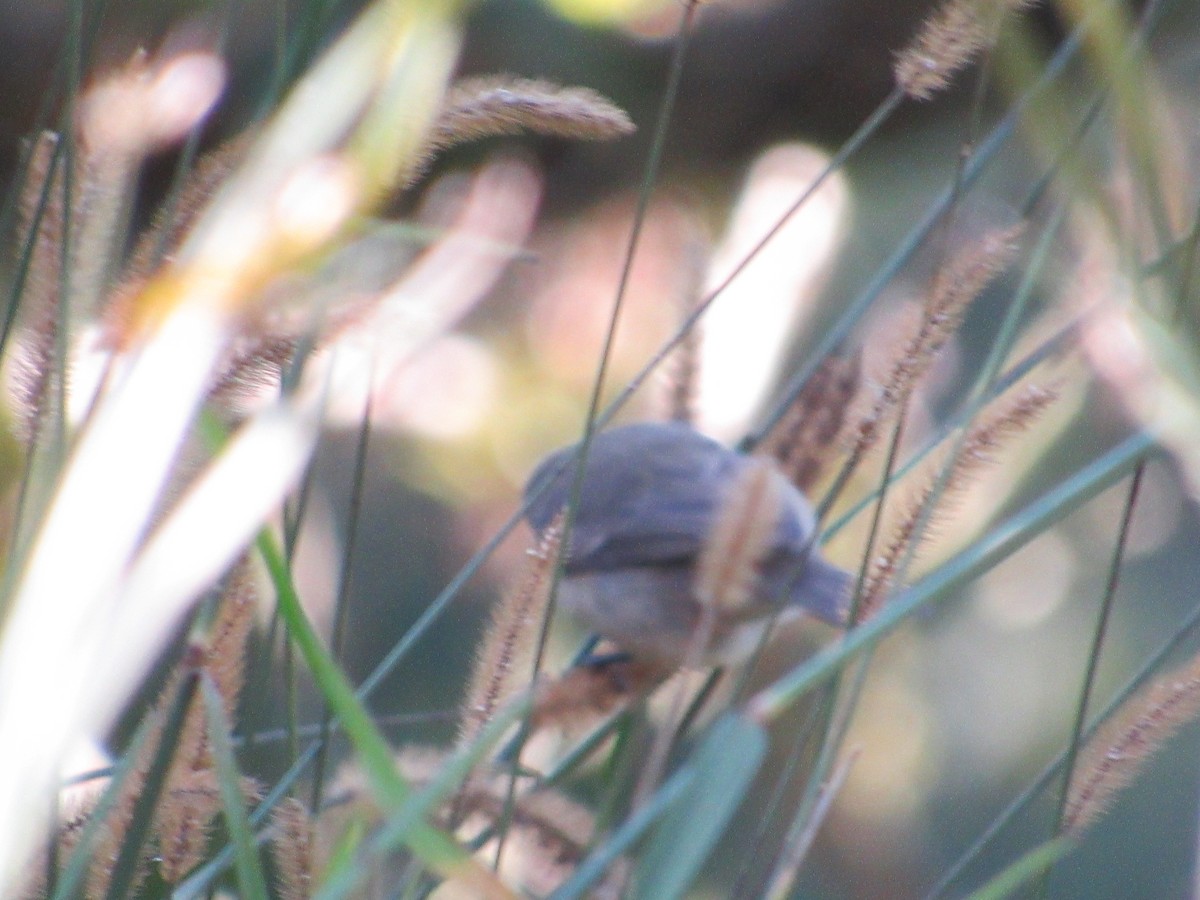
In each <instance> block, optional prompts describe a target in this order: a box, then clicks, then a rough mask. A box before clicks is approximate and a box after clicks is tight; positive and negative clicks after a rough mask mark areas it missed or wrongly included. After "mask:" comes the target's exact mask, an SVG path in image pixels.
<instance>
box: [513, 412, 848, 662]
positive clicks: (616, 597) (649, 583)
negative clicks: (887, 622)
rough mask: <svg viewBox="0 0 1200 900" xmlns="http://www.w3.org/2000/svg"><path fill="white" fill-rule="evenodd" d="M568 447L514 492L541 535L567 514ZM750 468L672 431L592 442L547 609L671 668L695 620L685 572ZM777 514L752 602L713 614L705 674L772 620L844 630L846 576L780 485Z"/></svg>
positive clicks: (746, 646) (792, 494)
mask: <svg viewBox="0 0 1200 900" xmlns="http://www.w3.org/2000/svg"><path fill="white" fill-rule="evenodd" d="M577 449H578V448H577V447H576V446H572V447H567V448H564V449H562V450H559V451H557V452H555V453H552V454H551V455H550V456H548V457H547V458H546V459H544V460H543V461H542V462H541V463H540V464H539V465H538V467H537V469H536V470H535V471H534V473H533V475H532V477H531V478H530V479H529V483H528V485H526V488H525V496H526V499H527V501H528V508H527V510H526V517H527V518H528V520H529V523H530V525H532V526H533V528H534V530H536V531H537V532H538V533H541V532H543V531H544V530H545V529H546V527H547V526H548V525H550V523H551V522H552V521H553V519H554V517H555V516H556V515H558V513H559V512H560V511H561V510H562V509H563V508H564V507H565V506H566V505H567V502H568V500H569V499H570V497H571V490H572V485H573V483H574V479H575V470H576V464H575V463H574V462H573V461H572V457H573V456H574V454H575V453H576V451H577ZM749 465H751V458H750V457H748V456H745V455H743V454H741V453H737V452H736V451H733V450H730V449H729V448H727V447H724V446H722V445H721V444H719V443H717V442H716V441H714V440H712V439H711V438H708V437H705V436H704V435H702V434H700V433H699V432H697V431H695V430H694V429H693V428H691V427H689V426H687V425H684V424H682V423H679V422H661V423H642V424H637V425H626V426H624V427H620V428H614V429H612V430H610V431H605V432H601V433H599V434H597V435H595V436H594V437H593V439H592V443H591V447H590V450H589V453H588V458H587V464H586V468H585V470H584V475H583V483H582V486H581V493H580V498H579V507H578V509H577V510H576V513H575V519H574V523H573V525H572V529H571V536H570V547H569V548H568V550H567V551H566V554H565V560H564V570H563V578H562V581H561V583H560V585H559V593H558V601H559V603H560V604H561V605H562V606H563V607H564V608H565V609H566V610H567V611H568V612H569V613H571V614H572V615H573V616H574V617H575V618H576V619H577V620H578V621H579V622H580V623H581V624H583V625H584V626H585V627H587V628H589V629H591V630H593V631H595V632H596V633H597V634H599V635H601V636H602V637H605V638H608V639H609V640H611V641H614V642H615V643H616V644H618V645H619V646H620V647H621V648H622V649H624V650H626V651H628V652H630V653H632V654H634V655H635V656H642V657H649V658H652V659H657V660H660V661H663V662H666V663H668V664H671V665H675V666H677V665H679V664H681V663H682V662H683V660H684V657H685V655H686V653H687V650H688V647H689V642H690V641H691V639H692V635H693V632H694V629H695V628H696V625H697V622H698V621H699V619H700V615H701V606H700V603H699V601H698V600H697V598H696V592H695V589H694V574H695V569H696V562H697V559H698V558H699V556H700V554H701V552H702V550H703V549H704V546H705V542H706V540H707V539H708V537H709V534H710V531H711V529H712V526H713V522H714V519H715V517H716V515H717V513H718V512H719V510H720V508H721V504H722V502H724V500H725V497H726V495H727V492H728V488H729V485H730V484H731V483H732V482H733V480H734V479H735V478H737V476H738V475H739V474H740V473H741V472H743V470H744V469H745V468H746V467H747V466H749ZM771 477H773V478H778V480H779V482H781V484H780V485H779V486H778V487H777V488H776V489H777V490H778V491H779V492H780V496H781V497H782V500H783V509H782V513H781V514H780V515H779V522H778V524H777V526H776V528H775V535H774V539H773V541H772V543H771V544H770V545H769V546H768V548H767V550H766V552H765V553H764V554H763V555H762V556H761V562H760V563H759V565H758V572H757V575H758V578H757V581H756V583H755V588H754V595H753V598H752V601H751V602H750V603H748V604H744V605H740V606H738V608H737V609H736V610H728V609H723V610H721V611H720V612H719V613H718V614H717V618H716V621H715V622H714V630H713V636H712V641H711V642H710V644H709V648H708V651H707V652H706V654H705V657H704V662H705V663H707V664H732V663H737V662H740V661H741V660H743V659H745V658H746V657H747V656H748V655H749V654H750V653H751V652H752V651H753V650H754V648H755V647H756V646H757V645H758V642H759V640H760V639H761V637H762V634H763V630H764V629H765V628H766V626H767V623H768V622H769V621H770V620H771V617H772V616H773V615H774V614H775V613H776V612H778V613H779V614H780V616H781V617H787V618H791V617H795V616H798V615H799V614H801V613H808V614H810V615H813V616H816V617H817V618H819V619H823V620H825V621H826V622H830V623H832V624H835V625H843V624H845V621H846V605H847V603H848V600H849V585H850V576H849V575H848V573H846V572H844V571H842V570H841V569H839V568H837V567H836V566H833V565H831V564H830V563H828V562H826V561H825V560H824V559H822V558H821V557H820V555H819V554H818V552H817V549H816V547H815V546H813V542H814V531H815V529H816V520H815V517H814V516H813V512H812V509H811V507H810V506H809V504H808V501H807V500H805V498H804V496H803V495H802V494H801V493H800V491H798V490H797V489H796V488H795V487H793V486H792V484H791V483H790V482H788V481H787V480H786V479H785V478H784V477H783V475H782V474H780V473H778V472H772V473H771Z"/></svg>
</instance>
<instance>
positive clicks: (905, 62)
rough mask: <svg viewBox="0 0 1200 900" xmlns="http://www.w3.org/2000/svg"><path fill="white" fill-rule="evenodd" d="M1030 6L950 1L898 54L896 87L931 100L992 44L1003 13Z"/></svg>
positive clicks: (1016, 0) (1012, 1) (994, 0)
mask: <svg viewBox="0 0 1200 900" xmlns="http://www.w3.org/2000/svg"><path fill="white" fill-rule="evenodd" d="M1030 5H1032V0H948V2H946V3H943V4H942V5H941V6H940V7H938V9H936V10H935V11H934V12H933V14H932V15H930V16H928V17H927V18H926V19H925V21H924V22H922V23H921V30H920V31H919V32H917V35H916V37H914V38H913V39H912V40H911V41H910V42H909V43H908V46H907V47H905V48H904V49H903V50H901V51H900V52H899V53H898V54H896V60H895V62H894V64H893V66H892V74H893V76H894V77H895V79H896V84H897V85H898V86H899V87H900V89H901V90H902V91H904V93H905V94H907V95H908V96H909V97H912V98H913V99H915V100H928V99H929V98H930V97H932V96H933V95H934V94H936V93H937V92H938V91H941V90H944V89H945V88H946V87H947V86H948V85H949V84H950V81H951V79H952V78H953V77H954V76H955V74H956V73H957V72H958V71H959V70H961V69H963V68H965V67H966V66H967V65H969V64H970V62H971V60H972V59H974V58H975V55H976V54H977V53H979V51H981V50H982V49H984V48H985V47H987V46H988V45H989V44H991V43H992V41H993V40H994V35H995V31H996V27H997V25H998V24H999V21H1000V17H1001V16H1002V15H1004V13H1006V12H1009V11H1018V10H1020V9H1022V8H1024V7H1026V6H1030Z"/></svg>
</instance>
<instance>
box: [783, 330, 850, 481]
mask: <svg viewBox="0 0 1200 900" xmlns="http://www.w3.org/2000/svg"><path fill="white" fill-rule="evenodd" d="M861 380H862V354H860V353H856V354H854V355H853V356H849V357H842V356H831V357H828V358H827V359H825V360H824V361H823V362H822V363H821V365H820V366H818V367H817V369H816V371H815V372H814V373H813V376H812V378H810V379H809V381H808V384H806V385H805V386H804V390H803V391H801V392H800V393H799V394H798V395H797V396H796V399H795V400H794V401H793V402H792V404H791V406H789V407H788V409H787V412H785V413H784V415H783V417H782V418H780V420H779V421H778V422H776V423H775V427H774V428H772V429H771V430H770V431H769V432H768V433H767V435H766V437H765V438H764V439H763V443H762V445H761V447H760V448H759V452H760V453H762V454H763V455H765V456H771V457H774V459H775V461H776V462H777V463H778V464H779V468H780V470H781V471H782V472H783V474H784V475H785V476H786V477H787V478H788V480H789V481H791V482H792V484H794V485H795V486H796V487H798V488H799V489H800V490H801V491H803V492H805V493H808V492H809V491H810V490H811V489H812V487H813V485H814V484H816V482H817V479H818V478H819V476H820V475H821V472H822V470H823V468H824V467H825V465H826V464H827V463H828V461H829V456H830V451H831V450H832V448H833V447H834V446H835V445H836V443H837V440H838V438H839V437H840V436H841V434H842V429H843V426H844V425H845V422H846V411H847V410H848V409H849V408H850V406H851V403H852V402H853V400H854V397H855V396H856V395H857V394H858V388H859V384H860V383H861Z"/></svg>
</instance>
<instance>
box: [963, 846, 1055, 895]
mask: <svg viewBox="0 0 1200 900" xmlns="http://www.w3.org/2000/svg"><path fill="white" fill-rule="evenodd" d="M1073 849H1075V843H1074V841H1070V840H1067V839H1066V838H1057V839H1055V840H1053V841H1047V842H1046V843H1044V844H1042V845H1041V846H1040V847H1035V848H1034V849H1032V850H1030V851H1029V852H1028V853H1026V854H1025V855H1024V856H1022V857H1021V858H1020V859H1018V860H1017V861H1016V862H1014V863H1012V864H1011V865H1010V866H1008V867H1007V868H1005V869H1004V870H1003V871H1002V872H1000V873H999V874H998V875H997V876H996V877H995V878H993V879H992V880H991V881H989V882H988V883H987V884H985V885H984V886H983V887H981V888H980V889H979V890H977V891H975V892H974V893H973V894H971V895H969V898H968V900H1003V898H1004V897H1011V896H1012V895H1013V894H1014V893H1016V892H1017V891H1018V890H1019V889H1020V888H1022V887H1024V886H1025V885H1027V884H1029V883H1030V882H1031V881H1033V880H1034V879H1035V878H1037V877H1038V876H1039V875H1041V874H1042V873H1043V872H1047V871H1049V869H1050V867H1051V866H1053V865H1054V864H1055V863H1056V862H1058V861H1059V860H1060V859H1062V858H1063V857H1064V856H1066V855H1067V854H1068V853H1070V852H1071V851H1072V850H1073Z"/></svg>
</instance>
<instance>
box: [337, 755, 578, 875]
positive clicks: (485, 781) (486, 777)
mask: <svg viewBox="0 0 1200 900" xmlns="http://www.w3.org/2000/svg"><path fill="white" fill-rule="evenodd" d="M448 759H449V753H448V751H445V750H442V749H439V748H434V747H421V746H410V747H406V748H404V749H403V750H402V751H401V752H400V753H399V754H398V755H397V758H396V765H397V767H398V768H399V769H400V772H401V773H402V774H403V775H404V777H405V779H406V780H407V781H408V782H409V783H410V784H412V785H413V787H414V788H416V789H418V790H420V789H421V788H423V787H425V786H426V785H428V784H429V782H430V781H432V780H433V779H434V778H435V777H436V776H437V775H438V773H439V771H440V770H441V768H442V767H443V766H444V765H445V764H446V762H447V760H448ZM510 776H511V773H510V772H509V771H508V770H507V769H497V770H489V771H482V772H477V773H476V774H474V775H473V776H472V777H471V778H470V779H469V780H468V781H467V782H466V783H465V784H463V785H462V787H461V788H460V789H459V791H458V792H456V793H455V795H454V798H453V800H451V801H448V802H446V803H443V805H442V806H441V807H440V808H439V809H438V810H437V811H436V812H435V813H434V814H433V816H432V820H433V822H435V823H436V824H437V825H438V826H440V827H450V826H451V819H453V820H454V822H456V823H461V824H457V825H456V826H455V827H456V829H457V831H458V833H459V834H460V835H461V836H462V837H463V840H464V841H472V840H474V839H475V838H478V837H479V836H481V835H485V834H492V833H493V832H494V830H495V829H496V828H497V826H498V825H499V823H500V822H502V821H507V823H508V832H507V837H506V839H505V843H504V855H503V859H502V861H501V873H502V875H503V876H504V878H505V880H506V882H508V883H509V884H520V885H521V886H522V887H523V888H524V889H525V890H527V891H528V892H530V893H532V894H533V895H535V896H545V895H548V894H550V893H551V892H553V890H554V889H555V888H556V887H558V885H559V884H561V883H562V881H563V880H564V879H565V878H567V877H568V876H569V875H570V874H571V873H572V872H573V871H574V870H575V868H576V866H577V865H578V864H579V862H580V861H581V860H582V859H583V857H584V855H585V854H586V852H587V850H588V849H589V847H590V846H591V842H592V840H593V838H594V836H595V820H594V817H593V816H592V814H591V812H590V811H589V810H587V809H586V808H585V807H583V806H581V805H580V804H578V803H576V802H574V801H573V800H570V799H569V798H567V797H565V796H564V795H562V794H561V793H559V792H558V791H555V790H552V789H549V788H531V787H530V786H529V783H528V781H527V780H526V781H523V782H520V783H519V784H518V790H517V793H516V795H515V796H510V790H509V786H510ZM330 797H332V798H337V802H336V803H332V804H331V805H330V806H329V807H328V808H326V809H325V810H324V811H323V812H322V813H321V815H320V816H319V817H318V818H317V822H316V836H317V841H318V843H319V844H320V845H321V846H322V847H325V846H329V845H330V844H331V840H330V838H331V837H332V836H333V835H335V834H337V833H340V831H341V829H342V828H343V827H344V824H345V821H346V817H347V816H357V817H359V818H360V820H364V821H368V822H370V821H375V820H377V819H378V815H379V810H378V808H377V806H376V805H375V803H374V801H373V799H372V795H371V792H370V789H369V788H368V786H367V785H366V783H365V781H364V779H363V777H362V774H361V771H360V770H359V769H358V768H357V766H353V765H348V766H345V767H343V769H342V770H341V771H340V772H339V774H338V776H337V778H336V779H335V781H334V783H333V785H331V788H330ZM510 800H511V806H510ZM480 853H481V854H482V855H483V857H484V858H486V859H488V860H489V861H490V860H492V859H494V856H495V844H494V841H489V842H487V843H484V845H483V846H482V847H481V848H480Z"/></svg>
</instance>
